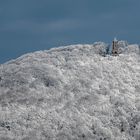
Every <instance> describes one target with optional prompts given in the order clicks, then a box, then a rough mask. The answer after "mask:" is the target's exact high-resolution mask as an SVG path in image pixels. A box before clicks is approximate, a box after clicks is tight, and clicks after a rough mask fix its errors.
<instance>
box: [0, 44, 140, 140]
mask: <svg viewBox="0 0 140 140" xmlns="http://www.w3.org/2000/svg"><path fill="white" fill-rule="evenodd" d="M105 50H106V44H105V43H102V42H99V43H95V44H93V45H71V46H66V47H60V48H54V49H51V50H48V51H38V52H34V53H30V54H26V55H23V56H21V57H19V58H17V59H16V60H11V61H9V62H7V63H5V64H3V65H0V140H140V55H139V47H138V45H129V46H127V47H124V48H122V50H123V51H122V54H120V55H119V56H110V55H106V57H104V56H103V55H102V53H104V51H105Z"/></svg>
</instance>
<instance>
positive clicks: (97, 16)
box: [0, 0, 140, 63]
mask: <svg viewBox="0 0 140 140" xmlns="http://www.w3.org/2000/svg"><path fill="white" fill-rule="evenodd" d="M139 13H140V0H0V63H4V62H6V61H7V60H10V59H13V58H16V57H18V56H20V55H22V54H24V53H27V52H32V51H36V50H45V49H49V48H51V47H58V46H64V45H69V44H77V43H80V44H82V43H83V44H85V43H89V44H90V43H93V42H95V41H105V42H107V43H111V40H112V39H113V38H114V36H116V37H117V38H118V39H122V40H128V42H130V43H139V42H140V41H139V37H140V30H139V26H140V17H139Z"/></svg>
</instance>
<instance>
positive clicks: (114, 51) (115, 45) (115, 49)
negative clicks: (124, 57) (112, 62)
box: [112, 38, 119, 56]
mask: <svg viewBox="0 0 140 140" xmlns="http://www.w3.org/2000/svg"><path fill="white" fill-rule="evenodd" d="M118 42H119V41H118V40H117V39H116V38H114V40H113V42H112V55H113V56H117V55H119V44H118Z"/></svg>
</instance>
